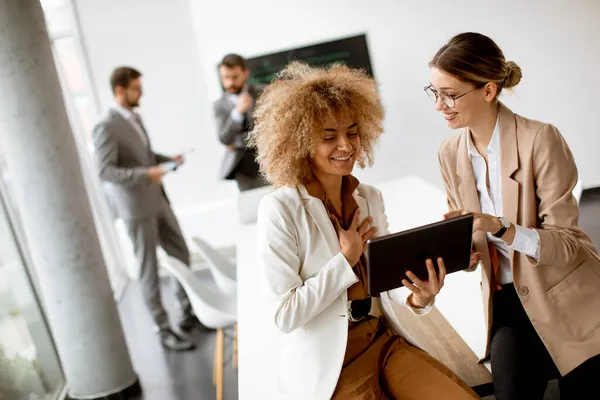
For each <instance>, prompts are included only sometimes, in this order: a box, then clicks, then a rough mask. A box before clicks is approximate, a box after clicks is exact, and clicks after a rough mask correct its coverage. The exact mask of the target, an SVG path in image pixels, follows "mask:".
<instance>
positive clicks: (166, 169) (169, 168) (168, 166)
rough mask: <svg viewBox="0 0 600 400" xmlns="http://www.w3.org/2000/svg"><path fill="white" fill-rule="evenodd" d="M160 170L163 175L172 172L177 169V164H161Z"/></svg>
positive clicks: (172, 162)
mask: <svg viewBox="0 0 600 400" xmlns="http://www.w3.org/2000/svg"><path fill="white" fill-rule="evenodd" d="M160 168H162V170H163V171H164V172H165V173H167V172H171V171H174V170H175V169H176V168H177V162H176V161H168V162H166V163H162V164H160Z"/></svg>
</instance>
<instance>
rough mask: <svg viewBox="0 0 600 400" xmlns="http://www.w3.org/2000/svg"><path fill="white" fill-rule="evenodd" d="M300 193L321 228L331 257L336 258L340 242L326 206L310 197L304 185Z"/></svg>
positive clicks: (299, 190)
mask: <svg viewBox="0 0 600 400" xmlns="http://www.w3.org/2000/svg"><path fill="white" fill-rule="evenodd" d="M298 192H299V193H300V197H301V198H302V201H303V203H304V207H305V208H306V211H308V213H309V214H310V216H311V217H312V219H313V220H314V221H315V224H316V225H317V227H318V228H319V232H321V235H322V236H323V238H324V239H325V243H327V248H328V249H329V252H330V253H331V257H333V256H335V255H336V254H337V253H339V252H340V250H341V247H340V241H339V239H338V236H337V232H336V231H335V228H334V226H333V223H332V222H331V220H330V219H329V214H328V213H327V210H326V209H325V205H324V204H323V202H322V201H321V200H320V199H317V198H316V197H312V196H311V195H309V194H308V191H307V190H306V188H305V187H304V185H300V186H299V187H298Z"/></svg>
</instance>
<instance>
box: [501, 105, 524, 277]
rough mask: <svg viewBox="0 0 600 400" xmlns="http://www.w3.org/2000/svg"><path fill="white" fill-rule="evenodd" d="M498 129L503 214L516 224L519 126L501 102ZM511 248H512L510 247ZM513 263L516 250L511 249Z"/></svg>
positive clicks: (511, 113)
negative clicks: (515, 177)
mask: <svg viewBox="0 0 600 400" xmlns="http://www.w3.org/2000/svg"><path fill="white" fill-rule="evenodd" d="M498 113H499V117H498V130H499V133H500V171H501V172H500V181H501V184H502V214H504V215H502V216H504V217H506V218H507V219H508V220H509V221H510V222H512V223H513V224H516V223H517V222H518V221H517V217H518V202H519V183H518V182H517V181H515V180H514V179H513V178H512V176H513V174H514V173H515V171H516V170H517V169H519V149H518V148H517V126H516V120H515V115H514V114H513V112H512V111H511V110H510V109H509V108H508V107H506V106H505V105H504V104H502V103H500V105H499V108H498ZM509 250H510V249H509ZM509 255H510V261H511V265H512V261H513V257H514V251H513V250H510V253H509Z"/></svg>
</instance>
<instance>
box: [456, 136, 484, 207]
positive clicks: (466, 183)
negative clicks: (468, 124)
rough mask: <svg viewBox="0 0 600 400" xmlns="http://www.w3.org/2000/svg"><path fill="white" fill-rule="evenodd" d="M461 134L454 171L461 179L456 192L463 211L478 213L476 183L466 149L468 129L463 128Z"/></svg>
mask: <svg viewBox="0 0 600 400" xmlns="http://www.w3.org/2000/svg"><path fill="white" fill-rule="evenodd" d="M461 135H462V137H461V139H460V144H459V148H458V153H457V155H456V173H457V174H458V176H459V177H460V179H461V180H462V181H461V183H460V184H459V185H458V192H459V194H460V199H461V200H462V205H463V209H464V210H465V211H471V212H477V213H480V212H481V205H480V204H479V197H478V196H477V185H476V184H475V177H474V176H473V167H472V165H471V159H470V158H469V151H468V150H467V138H468V135H469V129H468V128H465V130H464V131H463V132H462V133H461Z"/></svg>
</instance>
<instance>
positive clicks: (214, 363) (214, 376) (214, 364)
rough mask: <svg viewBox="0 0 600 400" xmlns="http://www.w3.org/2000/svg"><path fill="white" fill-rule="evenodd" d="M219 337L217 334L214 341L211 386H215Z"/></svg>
mask: <svg viewBox="0 0 600 400" xmlns="http://www.w3.org/2000/svg"><path fill="white" fill-rule="evenodd" d="M218 359H219V335H218V332H217V337H216V339H215V356H214V360H213V385H216V384H217V366H218V365H219V362H218Z"/></svg>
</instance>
